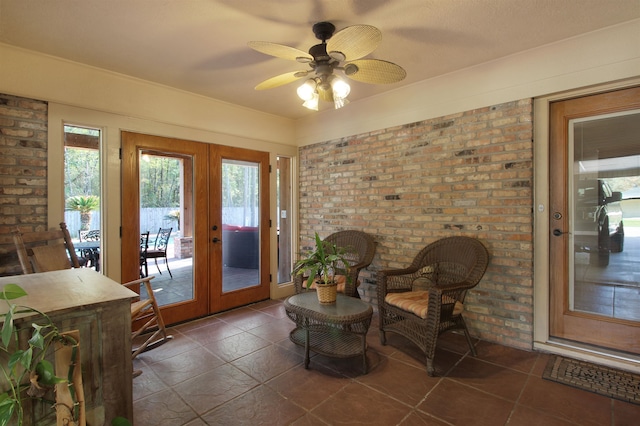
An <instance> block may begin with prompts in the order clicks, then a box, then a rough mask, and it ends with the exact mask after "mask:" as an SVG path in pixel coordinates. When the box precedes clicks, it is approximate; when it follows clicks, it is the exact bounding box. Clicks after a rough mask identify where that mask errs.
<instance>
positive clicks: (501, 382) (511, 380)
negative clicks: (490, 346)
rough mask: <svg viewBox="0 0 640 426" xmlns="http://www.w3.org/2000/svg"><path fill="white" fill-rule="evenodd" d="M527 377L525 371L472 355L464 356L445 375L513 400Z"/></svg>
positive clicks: (517, 396) (516, 397)
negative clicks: (492, 362)
mask: <svg viewBox="0 0 640 426" xmlns="http://www.w3.org/2000/svg"><path fill="white" fill-rule="evenodd" d="M528 377H529V376H528V375H526V374H525V373H521V372H519V371H515V370H511V369H509V368H506V367H501V366H498V365H495V364H491V363H488V362H485V361H482V360H479V359H477V358H474V357H465V358H464V359H463V360H462V361H460V363H459V364H458V365H456V366H455V367H454V368H453V370H451V372H449V374H448V375H447V378H449V379H451V380H455V381H457V382H460V383H462V384H464V385H467V386H472V387H474V388H476V389H478V390H481V391H483V392H488V393H490V394H492V395H496V396H499V397H501V398H505V399H508V400H510V401H514V402H515V401H516V400H517V399H518V398H519V397H520V393H521V392H522V389H523V388H524V385H525V383H526V381H527V379H528Z"/></svg>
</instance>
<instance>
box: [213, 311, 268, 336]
mask: <svg viewBox="0 0 640 426" xmlns="http://www.w3.org/2000/svg"><path fill="white" fill-rule="evenodd" d="M232 312H233V311H232ZM220 319H221V320H222V321H224V322H226V323H228V324H231V325H233V326H234V327H238V328H239V329H241V330H244V331H248V330H251V329H253V328H256V327H259V326H261V325H264V324H268V323H270V322H271V321H275V320H276V318H274V317H273V316H271V315H267V314H266V313H264V312H260V311H256V310H255V309H248V310H246V311H244V312H242V313H241V314H237V315H234V316H231V315H227V316H225V317H220Z"/></svg>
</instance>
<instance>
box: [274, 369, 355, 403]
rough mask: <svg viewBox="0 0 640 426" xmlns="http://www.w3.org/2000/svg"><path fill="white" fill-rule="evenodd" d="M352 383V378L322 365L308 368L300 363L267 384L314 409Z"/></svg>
mask: <svg viewBox="0 0 640 426" xmlns="http://www.w3.org/2000/svg"><path fill="white" fill-rule="evenodd" d="M350 383H351V380H350V379H348V378H346V377H344V376H342V375H341V374H338V373H337V372H335V371H333V370H330V369H328V368H325V367H324V366H322V365H319V366H318V365H314V368H310V369H308V370H306V369H305V368H304V367H303V366H302V365H299V366H297V367H294V368H292V369H291V370H289V371H287V372H286V373H284V374H281V375H280V376H278V377H276V378H274V379H272V380H270V381H268V382H267V383H266V384H267V386H269V387H270V388H272V389H273V390H274V391H276V392H279V393H280V394H281V395H282V396H284V397H285V398H288V399H289V400H291V401H293V402H295V403H296V404H298V405H299V406H301V407H303V408H305V409H307V410H312V409H313V408H315V407H316V406H318V405H319V404H321V403H322V402H323V401H325V400H326V399H327V398H330V397H331V396H332V395H334V394H335V393H336V392H338V391H340V390H341V389H343V388H344V387H345V386H347V385H348V384H350Z"/></svg>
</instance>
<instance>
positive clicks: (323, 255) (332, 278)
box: [292, 232, 349, 304]
mask: <svg viewBox="0 0 640 426" xmlns="http://www.w3.org/2000/svg"><path fill="white" fill-rule="evenodd" d="M315 242H316V246H315V248H314V249H312V250H309V251H308V252H306V253H304V254H303V257H302V258H301V259H300V260H298V261H297V262H296V263H295V265H294V267H293V271H292V274H293V275H304V274H308V278H307V284H306V286H307V288H311V287H312V286H315V288H316V291H317V293H318V301H319V302H320V303H323V304H329V303H335V301H336V291H337V285H338V280H337V272H338V271H339V270H340V269H343V270H346V269H349V262H348V261H347V259H346V258H345V255H346V253H347V250H346V249H345V248H343V247H338V246H337V245H335V244H333V243H330V242H328V241H323V240H321V239H320V236H319V235H318V233H317V232H316V233H315ZM342 277H344V278H343V279H349V277H348V275H345V276H342Z"/></svg>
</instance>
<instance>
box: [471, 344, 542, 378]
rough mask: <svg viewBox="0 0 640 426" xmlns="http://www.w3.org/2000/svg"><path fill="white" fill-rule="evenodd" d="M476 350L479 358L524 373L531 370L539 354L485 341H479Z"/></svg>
mask: <svg viewBox="0 0 640 426" xmlns="http://www.w3.org/2000/svg"><path fill="white" fill-rule="evenodd" d="M476 352H477V353H478V359H481V360H484V361H488V362H491V363H494V364H498V365H502V366H504V367H509V368H511V369H514V370H518V371H522V372H523V373H530V372H531V370H532V369H533V366H534V365H535V363H536V361H537V359H538V356H539V354H538V353H537V352H530V351H524V350H521V349H516V348H510V347H507V346H502V345H498V344H496V343H490V342H483V341H480V342H478V344H477V345H476Z"/></svg>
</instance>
